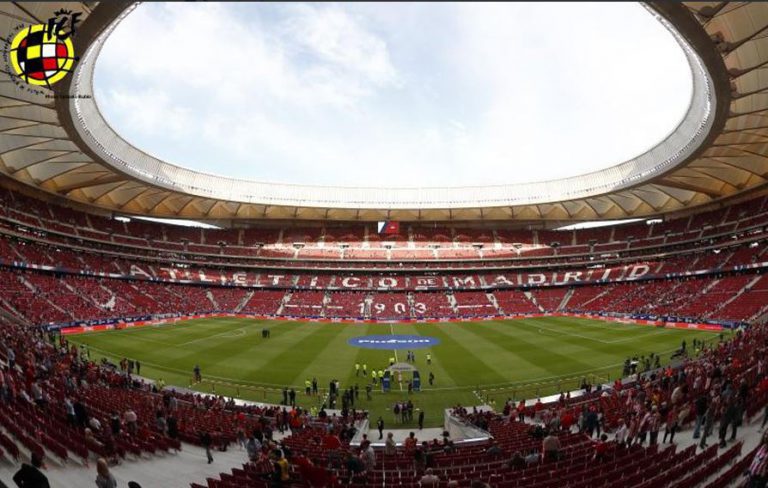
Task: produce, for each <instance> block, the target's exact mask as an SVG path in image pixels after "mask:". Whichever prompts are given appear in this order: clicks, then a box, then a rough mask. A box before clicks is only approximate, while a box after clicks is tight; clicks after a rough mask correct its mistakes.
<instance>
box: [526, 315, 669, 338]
mask: <svg viewBox="0 0 768 488" xmlns="http://www.w3.org/2000/svg"><path fill="white" fill-rule="evenodd" d="M520 323H521V324H524V325H528V326H531V327H536V328H538V329H539V333H542V332H541V331H542V330H546V331H549V332H552V333H553V334H557V335H568V336H571V337H580V338H582V339H586V340H588V341H595V342H600V343H602V344H618V343H620V342H627V341H633V340H637V339H642V338H643V337H647V336H648V335H658V334H660V333H661V332H656V333H651V334H647V335H646V336H633V337H625V338H624V339H616V340H612V341H604V340H602V339H595V338H594V337H589V336H585V335H582V334H574V333H572V332H567V331H564V330H555V329H550V328H548V327H542V326H541V325H539V324H530V323H526V322H525V321H521V322H520ZM665 331H666V330H665Z"/></svg>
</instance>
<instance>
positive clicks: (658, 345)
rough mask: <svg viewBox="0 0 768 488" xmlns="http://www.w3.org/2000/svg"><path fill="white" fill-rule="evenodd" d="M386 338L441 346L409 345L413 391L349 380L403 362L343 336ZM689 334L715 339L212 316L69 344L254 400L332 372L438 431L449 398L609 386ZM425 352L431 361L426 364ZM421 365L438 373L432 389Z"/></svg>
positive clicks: (546, 320)
mask: <svg viewBox="0 0 768 488" xmlns="http://www.w3.org/2000/svg"><path fill="white" fill-rule="evenodd" d="M263 328H268V329H269V330H270V332H271V337H270V338H268V339H263V338H262V334H261V331H262V329H263ZM385 334H386V335H389V334H398V335H399V334H408V335H418V336H427V337H432V338H436V339H438V340H439V341H440V342H439V344H437V345H435V346H432V347H430V348H426V349H416V350H415V353H416V362H415V366H416V368H418V369H419V371H420V373H421V376H422V385H423V390H422V391H421V392H414V393H412V394H410V395H409V394H408V390H407V383H405V382H406V381H407V379H409V378H410V373H404V375H403V376H404V377H403V382H404V384H400V383H398V382H397V377H395V381H394V382H393V385H392V391H390V392H388V393H383V392H381V391H380V390H379V389H374V392H373V398H372V399H371V400H367V399H366V395H365V385H366V384H367V382H368V381H369V379H368V378H363V377H362V375H361V376H356V375H355V367H354V365H355V363H360V364H361V365H362V364H367V365H368V369H369V374H370V370H371V368H376V369H385V368H386V367H387V366H388V362H389V359H390V358H391V357H394V356H397V359H398V361H403V362H404V361H405V359H406V350H398V351H393V350H376V349H364V348H360V347H356V346H352V345H350V344H349V343H348V341H349V339H351V338H354V337H358V336H366V335H385ZM694 338H698V339H700V340H706V341H711V340H717V338H718V335H717V334H714V333H711V332H704V331H697V330H676V329H663V328H655V327H643V326H637V325H624V324H618V323H608V322H603V321H597V320H588V319H576V318H567V317H542V318H532V319H518V320H504V321H482V322H462V323H444V324H392V325H390V324H335V323H311V322H291V321H261V320H253V319H238V318H211V319H199V320H190V321H186V322H179V323H177V324H167V325H159V326H148V327H142V328H129V329H123V330H113V331H106V332H93V333H89V334H83V335H78V336H71V337H70V338H69V339H70V341H71V342H73V343H78V344H86V345H87V346H88V349H89V352H90V354H91V359H94V360H98V359H100V358H101V357H102V356H103V357H107V358H108V359H110V360H111V361H113V362H115V363H117V362H118V361H119V360H120V359H121V358H123V357H126V358H131V359H137V360H139V361H140V362H141V374H142V376H146V377H150V378H154V379H158V378H162V379H163V380H164V381H165V383H166V384H168V385H178V386H184V387H190V388H193V389H195V390H198V391H202V392H209V393H210V392H215V393H217V394H222V395H227V396H237V397H239V398H244V399H248V400H255V401H260V402H267V403H279V402H280V401H281V399H282V393H281V391H282V388H283V387H285V386H287V387H289V388H290V387H293V388H294V389H295V390H296V398H297V404H298V405H300V406H305V407H311V406H319V405H321V403H322V401H323V398H324V395H323V393H324V392H327V389H328V383H329V381H330V380H331V379H338V380H339V381H340V383H341V385H340V386H341V388H347V387H350V386H354V385H355V384H357V385H359V387H360V397H359V400H358V401H357V402H356V403H355V407H356V408H358V409H359V408H362V409H366V410H369V412H370V416H371V417H372V419H373V421H375V419H376V418H377V417H378V416H379V415H381V416H383V417H384V420H385V425H386V427H387V428H398V427H404V426H403V425H402V424H396V423H395V421H394V416H393V414H392V406H393V405H394V403H395V402H397V401H402V400H405V399H406V398H410V399H411V400H412V401H413V403H414V405H415V408H416V409H421V410H424V412H425V425H426V426H438V425H442V422H443V412H444V409H445V408H447V407H451V406H453V405H455V404H458V403H460V404H462V405H477V404H480V403H490V404H491V405H493V404H497V405H502V404H503V402H504V401H506V400H507V398H513V399H520V398H535V397H537V396H544V395H548V394H552V393H556V392H558V391H561V390H562V391H565V390H569V389H570V390H573V389H577V388H578V386H579V385H580V384H581V381H582V378H586V379H587V380H588V381H590V382H592V383H593V384H595V383H596V382H598V381H600V382H608V381H612V380H614V379H615V378H616V377H617V375H620V374H621V370H622V364H623V362H624V360H625V359H626V358H627V357H630V356H632V355H635V354H637V355H643V354H644V355H648V354H649V353H651V352H653V353H656V354H660V355H661V356H662V360H663V361H662V364H666V363H667V362H668V361H669V357H670V355H671V353H672V352H673V351H674V350H675V349H677V348H678V347H680V344H681V342H682V341H683V340H686V341H687V343H688V344H689V346H690V345H691V343H692V341H693V339H694ZM428 352H429V353H431V356H432V364H431V365H427V361H426V354H427V353H428ZM195 364H199V365H200V368H201V371H202V376H203V382H201V383H197V384H194V385H191V380H192V370H193V368H194V366H195ZM430 372H432V373H433V374H434V375H435V382H434V385H432V386H430V385H429V384H428V376H429V373H430ZM312 377H316V378H317V379H318V382H319V386H320V389H321V394H320V395H318V396H316V397H315V396H306V395H305V394H304V381H305V380H306V379H308V378H309V379H311V378H312ZM340 403H341V402H340V401H339V402H338V404H337V407H338V408H340ZM411 425H412V423H411V424H406V426H408V427H410V426H411Z"/></svg>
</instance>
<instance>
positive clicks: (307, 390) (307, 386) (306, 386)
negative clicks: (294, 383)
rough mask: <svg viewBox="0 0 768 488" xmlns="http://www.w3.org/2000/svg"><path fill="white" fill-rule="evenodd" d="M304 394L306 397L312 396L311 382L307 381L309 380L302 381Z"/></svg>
mask: <svg viewBox="0 0 768 488" xmlns="http://www.w3.org/2000/svg"><path fill="white" fill-rule="evenodd" d="M304 392H305V393H306V394H307V396H309V395H311V394H312V382H311V381H309V378H307V379H306V380H304Z"/></svg>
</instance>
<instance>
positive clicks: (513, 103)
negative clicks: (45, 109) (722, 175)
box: [94, 2, 692, 187]
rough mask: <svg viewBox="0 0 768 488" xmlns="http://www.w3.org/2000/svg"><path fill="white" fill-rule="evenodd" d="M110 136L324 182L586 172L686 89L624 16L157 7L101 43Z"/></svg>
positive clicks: (102, 95)
mask: <svg viewBox="0 0 768 488" xmlns="http://www.w3.org/2000/svg"><path fill="white" fill-rule="evenodd" d="M94 85H95V96H96V100H97V103H98V105H99V109H100V110H101V111H102V113H103V114H104V116H105V118H106V120H107V121H108V122H109V124H110V125H111V126H112V127H113V128H114V129H115V130H116V131H117V132H118V133H120V134H121V135H122V136H123V137H124V138H125V139H126V140H128V141H129V142H131V143H132V144H134V145H135V146H137V147H138V148H140V149H142V150H144V151H146V152H148V153H150V154H152V155H154V156H156V157H158V158H160V159H163V160H165V161H168V162H170V163H173V164H178V165H180V166H185V167H188V168H192V169H196V170H200V171H204V172H207V173H213V174H218V175H223V176H231V177H238V178H247V179H253V180H258V181H272V182H284V183H299V184H320V185H353V186H354V185H366V186H404V187H418V186H465V185H483V184H500V183H525V182H531V181H541V180H548V179H554V178H562V177H568V176H574V175H578V174H583V173H586V172H589V171H593V170H596V169H601V168H605V167H609V166H612V165H614V164H617V163H620V162H622V161H625V160H627V159H631V158H632V157H634V156H637V155H639V154H641V153H642V152H644V151H645V150H647V149H649V148H650V147H652V146H653V145H655V144H656V143H658V142H659V141H661V140H662V139H663V138H664V137H666V136H667V135H668V134H669V133H670V132H671V131H672V130H673V129H674V128H675V126H676V125H677V124H678V123H679V122H680V120H681V119H682V117H683V115H684V113H685V111H686V109H687V108H688V104H689V102H690V97H691V90H692V81H691V73H690V69H689V67H688V65H687V62H686V61H685V57H684V54H683V52H682V50H681V49H680V48H679V46H678V45H677V43H676V42H675V40H674V39H673V37H672V36H671V34H669V33H668V32H667V31H666V30H665V29H664V27H663V26H662V25H661V24H659V23H658V22H657V21H656V20H655V19H654V18H653V17H652V16H651V15H650V14H649V13H648V12H647V11H646V10H645V9H643V8H642V7H641V6H640V5H639V4H633V3H548V2H542V3H376V4H369V3H344V4H338V3H271V2H269V3H267V2H265V3H238V2H231V3H206V2H200V3H198V2H180V3H153V2H147V3H143V4H141V5H140V6H139V7H138V8H137V9H136V10H135V11H134V12H133V13H132V14H131V15H129V16H128V17H127V18H126V19H125V20H124V21H123V22H122V24H121V25H119V26H118V27H117V29H116V30H115V31H114V33H113V34H112V35H111V37H110V38H109V39H108V40H107V42H106V44H105V46H104V49H103V50H102V53H101V55H100V58H99V60H98V62H97V66H96V73H95V80H94Z"/></svg>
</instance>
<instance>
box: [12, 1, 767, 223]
mask: <svg viewBox="0 0 768 488" xmlns="http://www.w3.org/2000/svg"><path fill="white" fill-rule="evenodd" d="M134 6H135V4H133V3H129V2H104V3H101V4H97V3H95V2H86V3H62V2H56V3H43V2H40V3H36V2H30V3H8V2H6V3H3V4H1V5H0V31H1V32H2V34H3V37H4V38H6V39H7V38H8V36H9V35H10V34H12V33H13V32H14V30H15V29H17V28H18V25H19V24H40V23H45V22H46V21H47V19H48V18H50V17H52V16H53V14H54V12H55V11H57V10H59V9H61V8H62V7H64V8H67V9H70V10H73V11H77V12H82V16H81V17H80V18H81V19H82V23H81V25H79V26H78V32H77V35H76V36H74V37H73V43H74V48H75V52H76V53H77V54H78V55H79V56H80V60H79V61H78V62H77V64H76V65H75V66H76V68H75V72H74V73H73V74H72V75H70V76H67V77H66V78H64V80H62V81H61V82H59V83H57V84H55V85H53V90H51V89H49V88H42V89H39V90H37V91H38V93H34V92H32V91H31V90H29V89H27V88H25V87H20V86H18V85H17V83H14V82H11V81H10V80H8V81H7V82H5V83H2V84H0V124H1V125H2V127H0V171H2V172H3V173H5V174H6V175H8V176H10V177H12V178H14V179H16V180H18V181H20V182H22V183H25V184H27V185H30V186H34V187H37V188H39V189H41V190H44V191H46V192H49V193H52V194H56V195H60V196H63V197H66V198H68V199H70V200H72V201H75V202H79V203H82V204H86V205H90V206H96V207H99V208H101V209H104V210H110V211H114V212H119V213H126V214H138V215H148V216H155V217H171V218H191V219H262V218H264V219H333V220H369V221H375V220H384V219H395V220H428V221H434V220H474V219H480V220H520V221H530V220H556V221H560V222H563V221H583V220H599V219H621V218H637V217H645V216H655V215H659V214H662V213H667V212H674V211H679V210H683V209H687V208H691V207H694V206H698V205H705V204H710V203H713V202H717V201H719V200H723V199H726V198H728V197H731V196H735V195H738V194H741V193H745V192H749V191H752V190H757V189H759V188H761V187H762V186H764V184H765V182H766V177H768V157H766V156H765V154H766V151H767V150H768V147H767V146H766V145H768V123H767V122H766V121H765V120H764V119H765V118H766V115H768V75H766V74H765V71H764V70H763V69H762V68H763V67H764V66H766V65H768V5H766V4H762V3H726V2H712V3H689V4H678V3H663V2H659V3H653V2H652V3H649V4H647V6H648V7H649V11H650V12H651V13H652V14H654V15H657V16H658V18H659V21H660V22H662V23H664V24H665V25H666V26H667V27H668V28H669V29H670V31H671V32H672V33H673V34H674V35H675V37H676V38H677V40H678V42H679V44H680V46H681V47H682V48H683V50H684V52H685V54H686V57H687V58H688V62H689V65H690V67H691V72H692V74H693V96H692V103H691V105H690V107H689V111H688V113H687V114H686V116H685V117H684V119H683V120H682V122H681V123H680V124H679V126H678V127H677V129H676V130H675V131H674V132H673V133H672V134H670V135H669V136H668V137H667V138H666V139H665V140H663V141H662V142H660V143H659V144H658V145H656V146H655V147H654V148H652V149H651V150H650V151H648V152H647V153H645V154H642V155H640V156H638V157H636V158H634V159H632V160H630V161H627V162H624V163H621V164H619V165H616V166H614V167H611V168H608V169H605V170H601V171H596V172H593V173H590V174H587V175H582V176H579V177H574V178H567V179H563V180H554V181H548V182H541V183H532V184H525V185H495V186H476V187H445V188H380V187H375V188H374V187H371V188H349V187H331V186H307V185H289V184H276V183H266V182H254V181H245V180H237V179H231V178H225V177H219V176H213V175H207V174H204V173H200V172H196V171H192V170H188V169H185V168H181V167H178V166H174V165H171V164H169V163H166V162H163V161H160V160H158V159H156V158H154V157H152V156H150V155H148V154H146V153H144V152H142V151H140V150H138V149H137V148H135V147H133V146H131V145H130V144H128V143H127V142H126V141H125V140H123V139H122V138H121V137H120V135H119V134H117V133H115V132H114V131H113V130H112V129H111V128H110V126H109V125H108V124H107V123H106V121H105V120H104V119H103V117H102V115H101V113H100V112H99V110H98V107H97V104H96V102H95V101H94V100H93V98H82V95H91V94H92V93H93V89H92V81H93V76H92V75H93V70H94V66H95V63H96V60H97V58H98V55H99V52H100V49H101V46H102V45H103V43H104V41H105V39H106V38H107V37H108V36H109V35H110V33H111V32H112V30H113V29H114V28H115V27H116V26H117V25H118V24H119V22H120V21H121V19H122V18H124V17H125V16H126V15H129V14H130V12H131V10H132V9H133V7H134ZM6 69H8V68H6ZM6 76H11V75H10V74H6ZM54 94H55V95H56V96H57V97H56V98H54V97H52V96H51V95H54Z"/></svg>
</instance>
